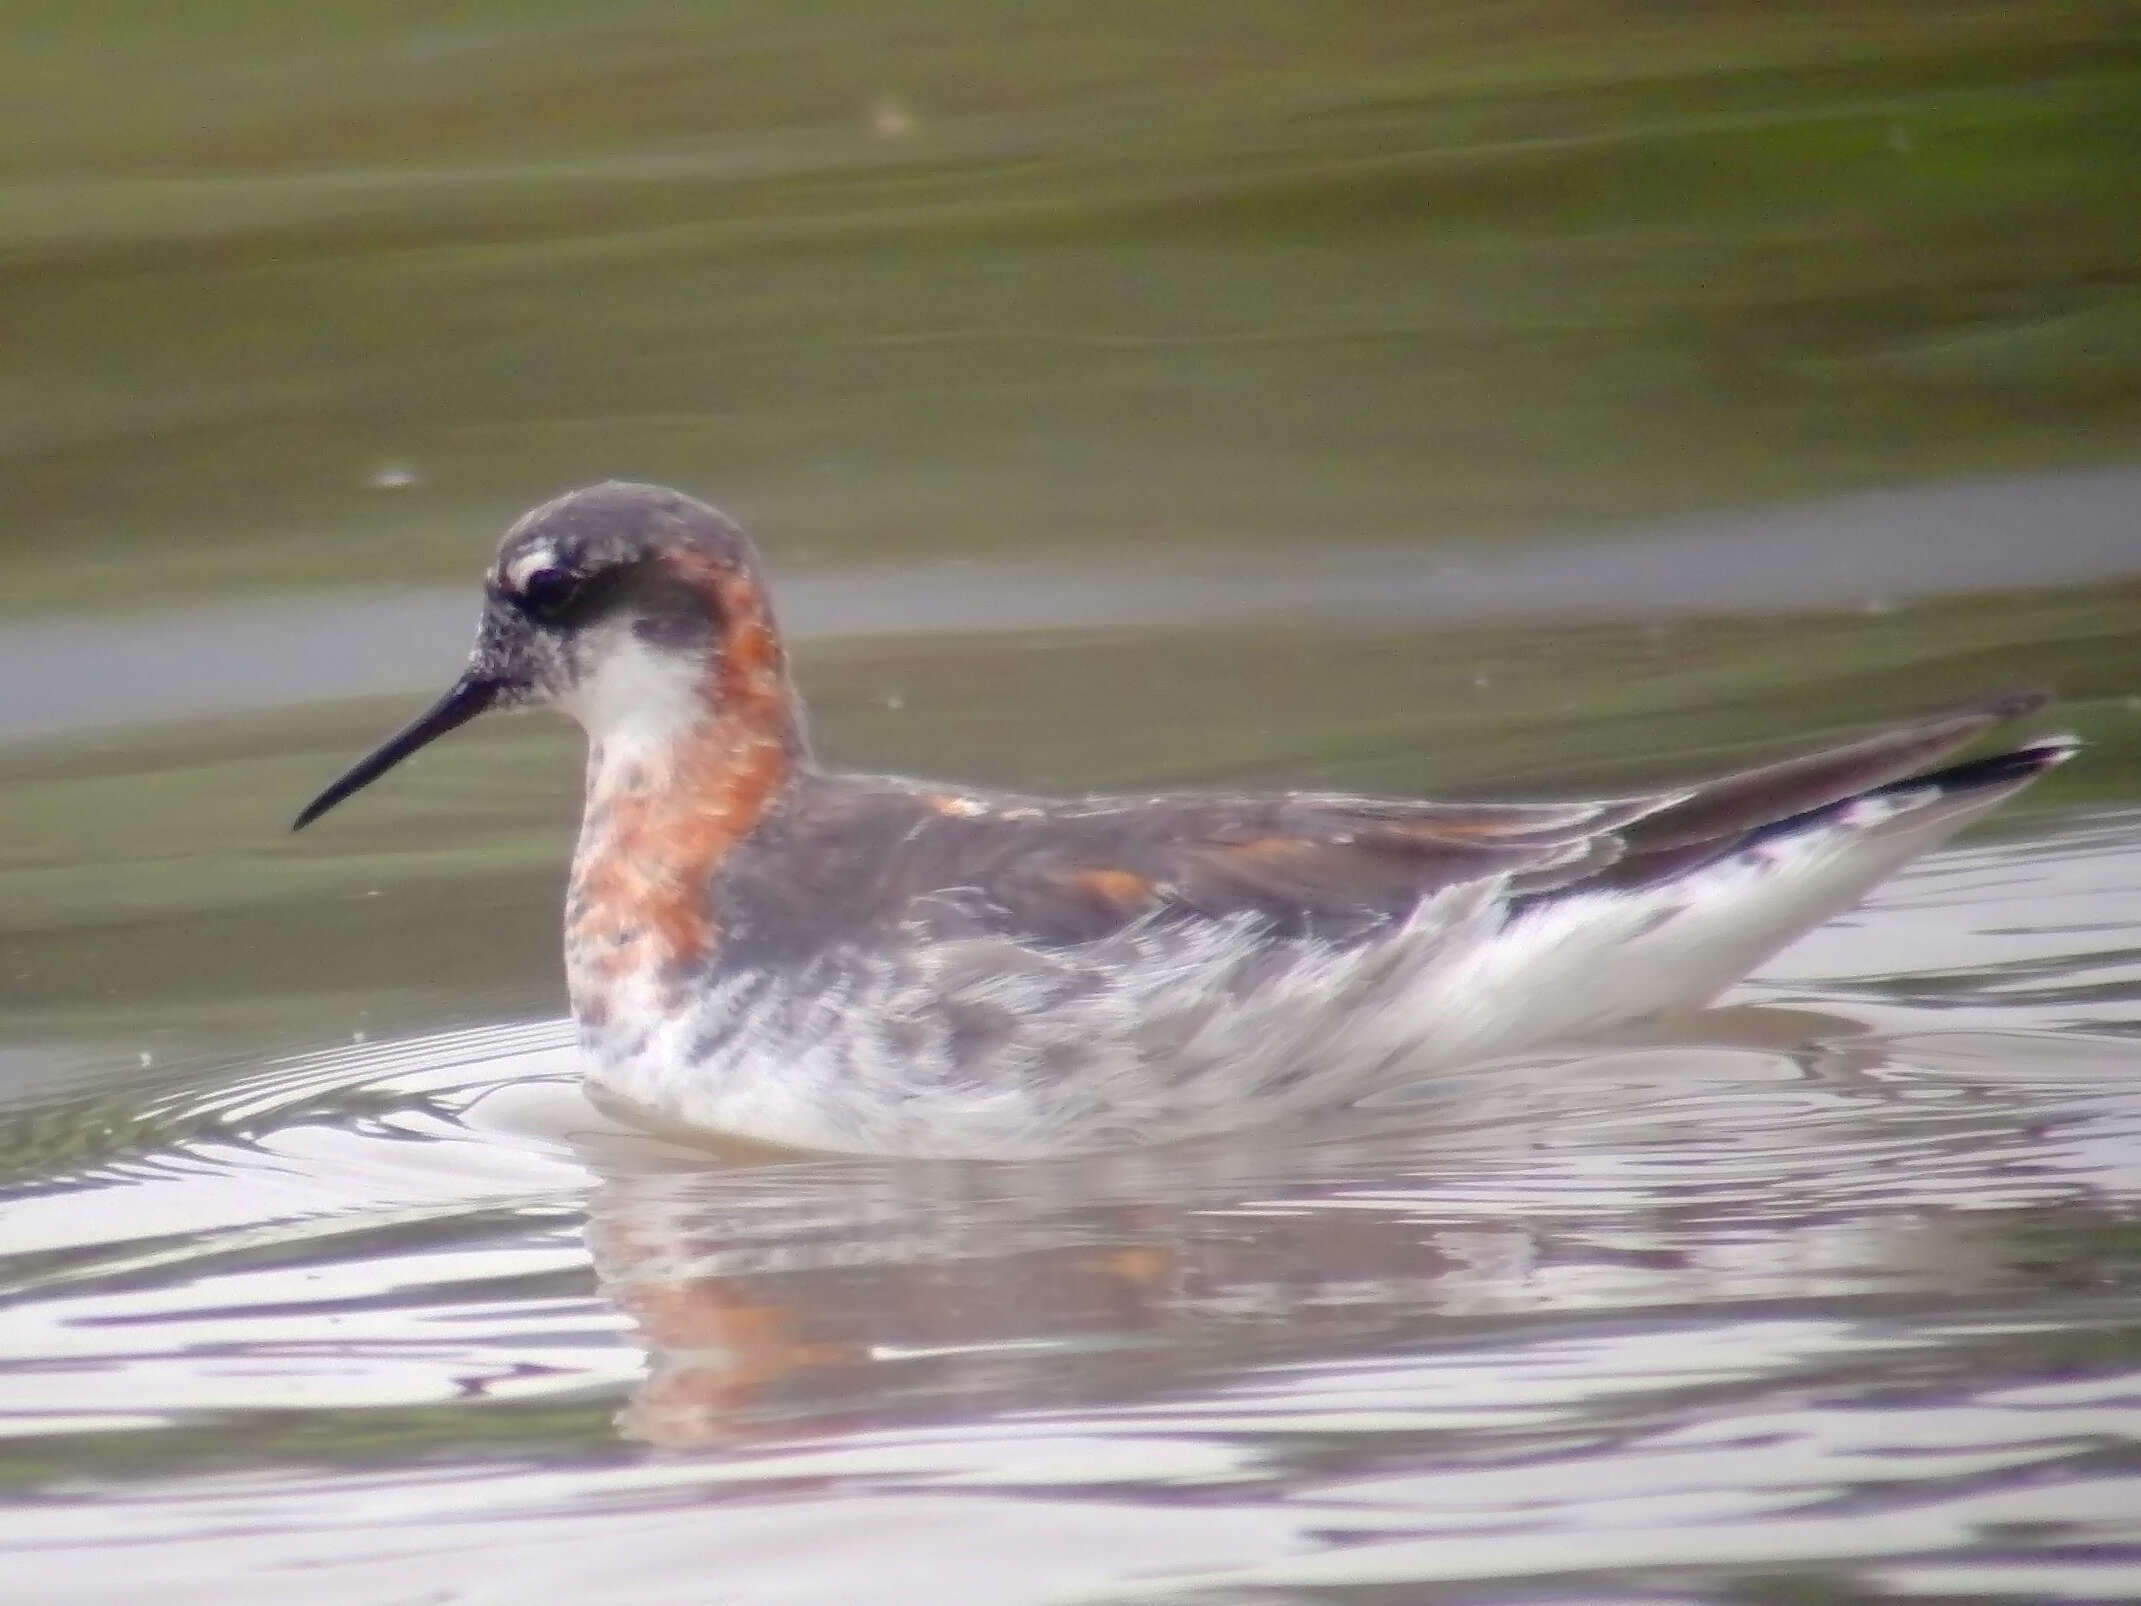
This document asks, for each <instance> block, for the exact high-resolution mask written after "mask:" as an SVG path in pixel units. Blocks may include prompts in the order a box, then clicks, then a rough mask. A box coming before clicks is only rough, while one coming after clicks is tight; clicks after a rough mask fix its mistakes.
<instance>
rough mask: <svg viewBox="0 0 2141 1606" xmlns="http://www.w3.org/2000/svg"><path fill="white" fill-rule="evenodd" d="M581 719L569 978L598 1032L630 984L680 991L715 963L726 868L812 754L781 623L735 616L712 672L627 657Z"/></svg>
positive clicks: (609, 673)
mask: <svg viewBox="0 0 2141 1606" xmlns="http://www.w3.org/2000/svg"><path fill="white" fill-rule="evenodd" d="M606 677H607V678H606ZM575 712H577V713H579V714H580V716H581V718H582V720H583V722H584V723H585V724H586V725H587V728H588V759H587V800H586V813H585V815H584V817H583V819H582V822H581V828H580V842H579V848H578V850H577V852H576V853H575V854H574V857H573V870H572V882H571V889H570V892H569V895H568V900H567V905H566V959H567V967H566V968H567V975H568V980H569V981H570V983H571V987H572V992H573V1003H574V1008H575V1010H576V1011H577V1012H579V1013H580V1014H581V1015H582V1018H583V1020H584V1019H586V1018H587V1017H588V1015H589V1014H590V1012H592V1013H593V1014H595V1015H597V1016H599V1015H600V1014H601V1013H602V1010H603V1007H604V1006H603V1003H602V999H603V997H604V996H605V995H606V994H607V992H608V991H610V990H612V989H613V988H614V986H615V985H616V984H617V983H619V982H620V981H622V980H624V979H625V978H627V977H641V978H646V979H649V980H652V981H655V982H656V983H657V984H658V985H661V986H664V987H671V986H674V985H676V984H677V978H680V977H683V976H685V975H688V974H690V973H691V972H692V971H693V970H694V969H695V968H696V967H701V966H703V965H704V964H705V963H707V962H708V961H709V960H711V959H712V957H713V955H714V953H715V951H716V949H717V948H718V946H719V943H720V937H721V930H720V913H719V910H718V909H717V907H716V904H715V890H716V889H715V880H716V876H717V873H718V871H719V869H720V866H721V863H722V861H723V859H725V858H726V857H727V855H728V854H729V853H730V852H731V851H732V850H733V849H734V848H735V847H736V845H737V844H738V843H740V842H741V841H743V839H744V838H745V837H747V836H749V835H750V834H751V832H752V831H754V830H755V829H757V827H758V826H759V824H760V822H762V821H763V820H764V819H765V818H766V816H767V815H768V814H769V813H770V812H771V811H772V810H773V809H774V808H775V807H776V806H777V805H778V803H779V801H780V799H781V797H782V796H783V795H784V794H785V793H786V791H787V790H788V788H789V787H790V786H791V785H792V784H793V782H794V780H795V778H796V776H797V775H798V773H799V772H800V771H801V770H802V768H803V767H804V765H805V763H806V752H805V748H804V743H803V735H802V724H801V720H800V718H799V717H798V713H797V708H796V700H795V695H794V692H793V690H792V689H791V688H790V686H789V682H788V675H787V668H786V665H785V663H784V662H783V660H782V655H781V651H780V645H779V640H778V638H777V637H776V636H775V635H774V634H773V630H772V626H771V623H770V621H764V620H760V621H753V620H751V619H749V618H745V619H736V618H733V617H732V618H731V619H730V620H729V623H728V629H727V630H726V631H725V632H724V634H723V637H722V640H721V642H720V645H719V647H718V649H717V651H716V652H715V653H714V655H713V656H712V657H711V659H710V660H706V661H699V660H695V659H691V658H686V657H684V656H682V655H676V654H665V653H662V652H661V651H659V650H658V649H655V648H650V647H645V646H640V645H637V644H635V645H634V646H633V647H632V648H631V649H628V650H627V651H624V652H619V653H613V654H612V655H611V656H610V658H609V660H607V661H606V662H605V664H604V666H603V669H602V670H601V671H600V672H598V673H597V674H595V675H592V676H590V677H589V680H588V683H587V684H586V686H585V687H584V688H583V690H582V692H581V694H580V697H579V699H578V707H577V708H576V710H575Z"/></svg>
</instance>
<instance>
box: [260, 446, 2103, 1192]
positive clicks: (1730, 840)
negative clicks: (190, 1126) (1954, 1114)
mask: <svg viewBox="0 0 2141 1606" xmlns="http://www.w3.org/2000/svg"><path fill="white" fill-rule="evenodd" d="M2042 702H2043V698H2042V697H2041V696H2040V695H2038V694H2034V693H2009V694H2004V695H2001V696H1997V697H1987V698H1985V699H1982V700H1980V701H1978V702H1976V703H1972V704H1968V705H1964V706H1959V707H1954V708H1950V709H1947V710H1945V711H1943V712H1939V713H1935V714H1929V715H1927V716H1925V717H1922V718H1919V719H1916V720H1913V721H1910V722H1908V723H1904V724H1899V725H1894V726H1891V727H1889V728H1886V729H1883V730H1880V731H1878V732H1877V733H1876V734H1873V735H1870V736H1865V737H1861V738H1859V739H1856V740H1853V741H1850V742H1847V743H1844V744H1842V745H1831V746H1826V747H1822V748H1819V749H1818V750H1815V751H1811V752H1806V753H1804V754H1802V755H1801V756H1798V757H1794V758H1788V759H1785V760H1783V761H1781V762H1773V763H1769V764H1766V765H1763V766H1761V767H1758V768H1750V769H1741V770H1737V771H1735V772H1732V773H1729V774H1724V775H1719V776H1716V777H1714V778H1711V779H1707V780H1701V781H1696V782H1693V783H1690V784H1685V785H1676V786H1669V787H1663V788H1659V789H1655V790H1648V791H1639V792H1634V793H1632V794H1630V795H1625V796H1613V797H1604V798H1598V797H1588V798H1587V797H1575V798H1566V799H1558V800H1556V799H1547V800H1542V801H1517V802H1429V801H1418V800H1411V799H1403V798H1379V797H1366V796H1349V795H1341V794H1335V793H1325V792H1314V791H1294V792H1269V793H1261V794H1233V793H1227V792H1195V791H1185V792H1169V793H1163V794H1159V795H1151V796H1143V795H1139V796H1087V797H1068V798H1050V797H1040V796H1028V795H1023V794H1019V793H1015V792H1009V791H997V790H988V789H983V788H976V787H967V786H956V785H945V784H939V783H935V782H930V781H922V780H913V779H907V778H904V777H899V776H880V775H863V774H848V773H841V772H838V771H834V770H828V769H823V768H820V767H819V765H818V764H817V763H816V762H815V760H814V758H813V756H812V752H811V748H810V745H809V743H808V741H807V739H806V736H805V729H804V721H803V712H802V708H801V705H800V703H799V701H798V698H797V695H796V691H795V688H794V685H793V682H792V681H791V678H790V675H789V670H788V663H787V656H786V652H785V649H784V646H783V642H782V637H781V633H780V630H779V628H778V626H777V624H776V622H775V617H774V612H773V608H772V603H771V600H770V598H769V596H768V592H767V586H766V582H765V578H764V574H763V571H762V568H761V566H760V560H759V557H758V554H757V552H756V550H755V548H754V547H753V545H752V543H751V541H750V539H749V538H748V537H747V536H746V535H745V533H744V532H743V530H742V529H741V528H739V527H738V526H737V525H736V524H735V523H733V522H731V521H730V520H729V519H728V518H727V517H725V516H724V515H723V514H721V513H720V512H718V511H717V510H715V509H714V508H713V507H710V506H708V505H707V504H706V503H704V502H701V501H698V500H696V499H694V498H693V497H690V496H687V495H685V494H683V493H681V492H678V491H674V490H669V489H666V488H664V487H660V486H654V485H642V484H633V483H628V482H622V481H609V482H606V483H603V484H599V485H594V486H589V487H585V488H583V489H579V490H575V491H572V492H570V493H568V494H566V495H563V496H560V497H558V498H557V499H555V500H553V501H550V502H547V503H545V504H543V505H542V506H540V507H537V508H535V509H533V510H532V511H530V512H528V513H527V514H525V515H524V516H522V517H521V518H520V519H519V520H518V521H517V522H516V523H514V524H513V525H512V527H511V528H510V529H509V530H508V531H507V532H506V535H505V537H504V540H503V542H502V543H501V545H500V546H499V549H498V553H497V557H496V559H495V560H494V561H493V562H492V564H491V566H490V568H489V570H488V571H487V572H486V574H485V576H484V581H483V601H482V613H481V618H480V621H479V625H478V629H477V633H476V640H475V645H474V647H473V649H472V650H471V652H470V655H469V658H468V662H467V665H466V668H465V670H464V672H463V673H462V674H461V676H460V677H459V679H458V680H456V681H455V682H454V684H453V685H452V687H451V688H450V689H448V690H447V692H446V693H445V694H444V695H443V696H442V697H441V698H439V700H438V701H437V702H436V703H434V704H433V705H432V706H431V707H430V708H428V709H427V710H425V711H424V712H423V713H421V714H419V715H418V716H417V717H416V718H415V719H414V720H413V721H411V722H410V723H409V724H408V725H406V726H405V727H404V728H402V729H401V730H400V731H398V732H396V733H395V734H394V735H392V736H390V737H389V738H387V739H386V740H385V741H384V742H383V743H382V744H381V745H380V746H379V747H378V748H376V749H375V750H374V751H373V752H371V753H370V754H368V755H367V756H366V757H364V758H362V759H360V760H359V761H357V762H356V763H355V764H354V765H352V766H351V767H350V768H349V769H348V770H346V771H345V772H344V773H343V774H342V775H340V776H339V777H338V778H337V779H335V780H334V781H333V782H331V783H330V784H329V785H328V786H327V787H326V788H325V789H324V790H322V791H321V792H320V793H319V795H318V796H317V797H315V798H314V799H313V800H312V801H311V802H310V803H309V804H307V805H306V806H305V808H304V809H303V811H302V812H301V813H300V814H299V815H298V816H297V819H296V822H295V825H294V826H293V829H297V828H302V827H303V826H305V825H308V824H310V823H311V822H312V821H314V820H316V819H317V818H318V817H319V816H320V815H322V814H324V813H325V812H326V811H327V810H328V809H330V808H332V807H334V806H335V805H336V804H338V803H340V802H341V801H343V800H344V799H345V798H347V797H349V796H350V794H352V793H353V792H355V791H357V790H358V789H359V788H361V787H364V786H367V785H369V784H370V783H371V782H373V781H375V780H377V779H378V778H379V777H380V776H381V775H383V774H385V773H386V772H387V771H388V770H389V769H391V768H392V767H393V766H395V765H396V764H399V763H400V762H401V761H402V760H403V759H405V758H407V757H408V756H409V755H410V754H412V753H414V752H416V751H417V750H418V749H419V748H421V747H423V746H425V745H426V744H427V743H430V742H432V741H434V740H435V739H437V738H438V737H441V736H443V735H445V734H446V733H448V732H449V731H452V730H454V729H455V728H457V727H459V726H461V725H463V724H465V723H466V722H468V721H469V720H471V719H473V718H475V717H476V716H477V715H478V714H481V713H484V712H485V711H488V710H505V709H516V708H523V707H530V706H537V705H548V706H552V707H555V708H557V709H559V710H561V711H562V712H563V713H565V714H566V715H568V716H569V717H570V718H571V719H573V720H575V721H576V722H577V723H578V724H579V725H580V726H581V727H582V729H583V730H584V732H585V735H586V744H587V766H586V782H585V797H584V803H583V814H582V820H581V826H580V832H579V840H578V844H577V846H576V848H575V850H574V854H573V859H572V868H571V874H570V879H569V883H568V890H567V894H566V899H565V908H564V950H565V975H566V981H567V986H568V991H569V994H570V998H571V1004H572V1012H573V1016H574V1019H575V1022H576V1025H577V1031H578V1035H579V1040H580V1045H581V1050H582V1059H583V1061H584V1064H585V1074H586V1081H587V1086H588V1090H589V1092H590V1094H591V1095H592V1096H594V1097H595V1098H596V1100H597V1102H598V1103H600V1104H601V1105H602V1106H603V1107H604V1108H606V1109H608V1110H609V1111H611V1112H613V1113H616V1114H619V1115H622V1116H624V1117H626V1118H627V1119H630V1120H632V1121H635V1122H637V1123H640V1124H643V1125H646V1126H650V1127H654V1128H658V1129H661V1130H664V1131H668V1132H671V1133H680V1134H689V1135H703V1136H706V1137H708V1138H715V1139H735V1138H742V1139H746V1140H750V1141H752V1142H755V1143H758V1144H764V1145H770V1146H774V1147H776V1148H780V1149H788V1150H804V1151H821V1152H822V1151H832V1152H840V1153H848V1154H866V1155H880V1156H913V1157H940V1158H970V1159H1018V1158H1026V1157H1034V1156H1046V1155H1055V1154H1068V1153H1077V1152H1082V1151H1092V1150H1104V1149H1111V1148H1117V1147H1122V1146H1129V1145H1143V1144H1153V1143H1164V1142H1175V1141H1180V1140H1185V1139H1191V1138H1198V1137H1206V1136H1212V1135H1215V1134H1220V1133H1225V1132H1230V1131H1239V1130H1242V1129H1244V1128H1247V1127H1251V1126H1259V1125H1264V1124H1267V1123H1270V1122H1274V1121H1278V1120H1282V1119H1288V1118H1296V1117H1302V1116H1306V1115H1309V1114H1311V1113H1313V1112H1317V1111H1322V1110H1331V1109H1341V1108H1345V1107H1347V1106H1349V1105H1352V1104H1354V1103H1357V1102H1358V1101H1359V1100H1361V1099H1363V1098H1365V1097H1368V1096H1369V1095H1372V1094H1374V1093H1376V1092H1378V1091H1389V1090H1391V1089H1393V1088H1395V1087H1398V1086H1408V1085H1411V1084H1413V1083H1415V1082H1418V1081H1420V1080H1422V1079H1425V1078H1431V1077H1432V1076H1434V1075H1435V1074H1436V1073H1438V1072H1449V1071H1452V1070H1456V1069H1461V1068H1469V1067H1472V1066H1475V1065H1481V1064H1489V1063H1492V1062H1494V1061H1496V1060H1499V1059H1505V1058H1510V1057H1514V1056H1520V1055H1522V1054H1524V1053H1527V1052H1532V1051H1535V1050H1538V1049H1540V1048H1543V1047H1546V1046H1550V1045H1557V1044H1562V1043H1567V1042H1575V1041H1579V1040H1581V1039H1582V1038H1583V1037H1584V1036H1585V1035H1586V1034H1596V1033H1600V1032H1604V1031H1608V1030H1611V1029H1615V1028H1620V1027H1624V1026H1626V1025H1628V1024H1630V1023H1634V1022H1641V1021H1646V1020H1652V1019H1657V1018H1661V1017H1668V1016H1672V1015H1676V1014H1680V1013H1684V1012H1690V1011H1694V1010H1697V1009H1700V1008H1701V1007H1703V1006H1705V1005H1707V1004H1708V1003H1710V1002H1711V1001H1712V1000H1713V999H1714V998H1715V997H1716V996H1717V995H1718V994H1719V993H1720V992H1722V991H1723V990H1724V989H1726V988H1727V987H1729V986H1730V985H1732V984H1733V983H1734V982H1736V981H1738V980H1740V979H1741V978H1742V977H1744V976H1745V975H1746V974H1747V973H1748V972H1749V971H1751V970H1752V969H1753V968H1754V967H1756V966H1757V965H1759V964H1760V963H1762V961H1764V960H1765V959H1767V958H1768V957H1770V956H1771V955H1772V954H1774V953H1775V952H1777V951H1778V950H1779V949H1781V948H1782V947H1784V946H1785V945H1786V944H1788V943H1789V942H1790V941H1791V940H1792V939H1794V938H1795V937H1797V936H1799V935H1800V934H1802V933H1803V932H1805V931H1807V930H1809V929H1811V928H1812V927H1813V926H1815V925H1818V924H1820V923H1821V922H1822V921H1824V920H1826V919H1828V918H1829V917H1830V916H1832V915H1834V914H1836V913H1839V912H1841V911H1842V910H1844V909H1846V908H1848V907H1849V906H1850V905H1852V904H1853V903H1855V902H1856V901H1857V900H1858V898H1859V897H1860V896H1861V895H1862V894H1863V893H1864V892H1865V891H1866V890H1867V889H1868V888H1870V887H1871V886H1873V885H1874V884H1875V883H1876V882H1878V881H1880V880H1881V879H1882V878H1884V877H1885V876H1887V875H1888V874H1889V873H1891V872H1892V871H1894V870H1895V869H1897V868H1898V867H1900V866H1901V865H1902V864H1903V863H1905V862H1906V861H1908V860H1909V859H1911V858H1913V857H1915V856H1916V855H1918V854H1920V853H1922V852H1924V851H1926V850H1927V849H1929V848H1931V847H1933V846H1934V845H1936V844H1938V843H1939V842H1941V841H1943V840H1944V839H1946V838H1947V837H1949V836H1950V835H1952V834H1953V833H1954V832H1956V831H1957V830H1959V829H1960V828H1962V827H1963V826H1964V825H1966V824H1968V823H1969V822H1970V821H1972V820H1974V819H1976V818H1977V817H1978V816H1980V815H1982V814H1984V813H1985V812H1986V811H1988V810H1990V809H1991V808H1993V807H1994V806H1995V805H1997V804H1998V803H2000V802H2001V801H2002V800H2004V799H2005V798H2007V797H2009V796H2010V795H2012V794H2013V793H2015V792H2016V791H2018V790H2019V789H2021V788H2022V787H2023V786H2025V785H2027V784H2028V783H2029V782H2030V781H2031V780H2033V779H2034V778H2035V777H2037V776H2038V775H2040V774H2041V773H2043V772H2044V771H2046V770H2048V769H2050V768H2051V767H2052V766H2054V765H2056V764H2058V763H2060V762H2061V761H2062V760H2064V759H2066V758H2067V757H2068V756H2070V755H2071V754H2072V753H2073V752H2074V750H2075V749H2076V747H2077V745H2078V744H2077V743H2076V742H2075V741H2074V740H2073V739H2072V738H2071V737H2067V736H2046V737H2038V738H2033V739H2030V740H2027V741H2023V742H2020V743H2019V744H2018V745H2013V746H2010V747H2007V748H2005V749H2004V750H2001V751H1998V752H1995V753H1993V754H1992V755H1991V756H1989V757H1980V758H1976V759H1970V760H1963V761H1960V762H1956V761H1952V755H1953V754H1955V753H1957V752H1958V751H1959V750H1961V749H1962V748H1963V747H1964V746H1966V745H1967V744H1969V743H1970V742H1972V741H1973V740H1974V739H1975V738H1977V737H1979V736H1980V735H1982V734H1984V733H1985V732H1987V731H1989V730H1991V729H1992V728H1994V727H1995V726H1998V725H2001V724H2004V723H2006V722H2008V721H2010V720H2014V719H2017V718H2020V717H2022V716H2024V715H2027V714H2029V713H2031V712H2033V711H2034V710H2036V709H2037V708H2038V707H2039V706H2040V705H2041V703H2042ZM1943 761H1947V762H1945V763H1944V762H1943Z"/></svg>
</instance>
